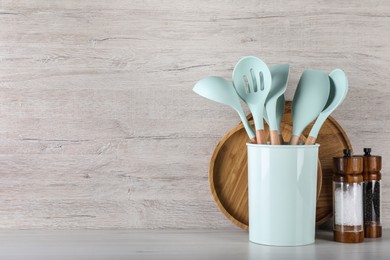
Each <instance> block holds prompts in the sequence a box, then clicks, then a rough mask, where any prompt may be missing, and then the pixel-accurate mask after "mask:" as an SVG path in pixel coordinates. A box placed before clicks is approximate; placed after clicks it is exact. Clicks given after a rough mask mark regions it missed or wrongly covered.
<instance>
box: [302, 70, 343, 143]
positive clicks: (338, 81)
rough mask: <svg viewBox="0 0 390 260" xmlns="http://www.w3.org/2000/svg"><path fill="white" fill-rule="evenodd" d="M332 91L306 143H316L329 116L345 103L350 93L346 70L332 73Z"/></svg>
mask: <svg viewBox="0 0 390 260" xmlns="http://www.w3.org/2000/svg"><path fill="white" fill-rule="evenodd" d="M329 77H330V93H329V98H328V101H327V103H326V105H325V108H324V110H322V112H321V113H320V115H319V116H318V118H317V120H316V122H315V123H314V125H313V127H312V128H311V130H310V133H309V137H308V138H307V139H306V142H305V144H315V142H316V139H317V136H318V132H319V131H320V129H321V126H322V124H323V123H324V122H325V120H326V119H327V118H328V116H329V115H330V114H331V113H332V112H333V111H334V110H335V109H336V108H337V107H338V106H340V104H341V103H343V101H344V99H345V97H346V96H347V93H348V79H347V76H346V75H345V73H344V71H342V70H341V69H335V70H333V71H332V72H331V73H330V74H329Z"/></svg>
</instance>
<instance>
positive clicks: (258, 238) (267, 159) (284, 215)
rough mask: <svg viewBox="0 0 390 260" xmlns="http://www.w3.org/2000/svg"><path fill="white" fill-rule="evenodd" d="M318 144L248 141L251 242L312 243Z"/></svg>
mask: <svg viewBox="0 0 390 260" xmlns="http://www.w3.org/2000/svg"><path fill="white" fill-rule="evenodd" d="M318 147H319V145H318V144H316V145H259V144H249V143H248V144H247V148H248V196H249V198H248V199H249V240H250V241H251V242H254V243H258V244H263V245H272V246H300V245H307V244H312V243H314V239H315V221H316V190H317V163H318V161H317V160H318Z"/></svg>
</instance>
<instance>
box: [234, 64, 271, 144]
mask: <svg viewBox="0 0 390 260" xmlns="http://www.w3.org/2000/svg"><path fill="white" fill-rule="evenodd" d="M233 82H234V87H235V88H236V90H237V93H238V95H240V97H241V99H242V100H244V101H245V102H246V103H247V104H248V107H249V109H250V111H251V112H252V116H253V120H254V122H255V128H256V141H257V143H258V144H265V143H266V140H265V133H264V121H263V113H264V104H265V100H266V98H267V96H268V93H269V91H270V89H271V82H272V77H271V72H270V71H269V69H268V67H267V65H266V64H265V63H264V62H263V61H262V60H260V59H259V58H257V57H253V56H246V57H244V58H242V59H241V60H239V61H238V63H237V64H236V66H235V67H234V70H233Z"/></svg>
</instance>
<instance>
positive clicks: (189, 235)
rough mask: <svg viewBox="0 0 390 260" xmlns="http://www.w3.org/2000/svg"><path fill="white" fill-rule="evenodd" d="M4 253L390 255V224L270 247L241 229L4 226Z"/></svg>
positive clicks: (0, 238)
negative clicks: (351, 238) (352, 236)
mask: <svg viewBox="0 0 390 260" xmlns="http://www.w3.org/2000/svg"><path fill="white" fill-rule="evenodd" d="M0 259H2V260H7V259H11V260H13V259H29V260H30V259H40V260H45V259H72V260H75V259H94V260H99V259H107V260H108V259H115V260H116V259H240V260H241V259H301V260H302V259H351V260H352V259H353V260H360V259H375V260H378V259H390V230H389V231H385V232H384V236H383V237H382V238H379V239H366V240H365V242H364V243H360V244H343V243H336V242H333V241H332V232H329V231H318V232H317V236H316V241H315V243H314V244H312V245H308V246H301V247H272V246H262V245H258V244H254V243H251V242H249V241H248V233H247V232H245V231H242V230H229V231H224V230H157V231H156V230H99V231H98V230H87V231H30V230H29V231H4V230H3V231H2V232H0Z"/></svg>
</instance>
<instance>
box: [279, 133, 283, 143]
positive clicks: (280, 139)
mask: <svg viewBox="0 0 390 260" xmlns="http://www.w3.org/2000/svg"><path fill="white" fill-rule="evenodd" d="M279 143H280V144H284V139H283V136H282V134H280V135H279Z"/></svg>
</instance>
